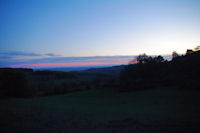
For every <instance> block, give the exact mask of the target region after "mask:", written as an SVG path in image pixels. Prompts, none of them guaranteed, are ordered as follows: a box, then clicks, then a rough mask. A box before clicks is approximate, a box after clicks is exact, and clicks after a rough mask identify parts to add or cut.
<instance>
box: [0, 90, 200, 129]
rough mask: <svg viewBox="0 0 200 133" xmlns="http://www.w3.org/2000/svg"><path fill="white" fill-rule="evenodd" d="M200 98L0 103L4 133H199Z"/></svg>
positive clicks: (108, 93) (105, 94) (169, 94)
mask: <svg viewBox="0 0 200 133" xmlns="http://www.w3.org/2000/svg"><path fill="white" fill-rule="evenodd" d="M199 94H200V92H199V91H188V90H179V89H176V88H160V89H153V90H146V91H136V92H117V91H115V90H113V89H109V88H107V89H106V88H105V89H92V90H87V91H81V92H73V93H70V94H65V95H57V96H46V97H40V98H29V99H23V98H20V99H16V98H12V99H4V100H0V106H1V109H0V117H1V124H0V128H1V131H4V132H20V133H23V132H30V133H34V132H41V133H42V132H43V133H45V132H46V133H47V132H52V133H53V132H54V133H60V132H62V133H80V132H81V133H122V132H125V133H135V132H136V133H160V132H166V133H167V132H181V133H182V132H198V131H199V123H200V114H199V111H200V104H199V101H200V97H199Z"/></svg>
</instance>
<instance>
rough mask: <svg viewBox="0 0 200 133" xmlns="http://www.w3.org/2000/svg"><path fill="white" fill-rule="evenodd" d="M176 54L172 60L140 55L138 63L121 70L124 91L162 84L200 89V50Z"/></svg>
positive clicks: (121, 83)
mask: <svg viewBox="0 0 200 133" xmlns="http://www.w3.org/2000/svg"><path fill="white" fill-rule="evenodd" d="M175 54H176V56H174V58H173V59H172V61H169V62H167V61H165V60H164V59H163V57H161V56H157V57H154V58H153V57H150V56H147V55H146V54H143V55H139V56H138V58H137V61H138V63H137V64H130V65H128V66H126V67H125V68H124V70H122V71H121V72H120V89H121V90H122V91H129V90H142V89H149V88H156V87H161V86H178V87H180V88H189V89H200V85H199V84H198V83H199V81H200V78H199V75H200V69H199V68H200V51H196V52H194V51H193V52H192V53H190V54H186V55H185V56H178V54H177V53H175Z"/></svg>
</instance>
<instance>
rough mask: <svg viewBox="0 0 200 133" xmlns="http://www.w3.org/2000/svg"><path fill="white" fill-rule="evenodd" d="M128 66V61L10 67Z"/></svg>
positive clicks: (18, 65) (17, 65) (16, 66)
mask: <svg viewBox="0 0 200 133" xmlns="http://www.w3.org/2000/svg"><path fill="white" fill-rule="evenodd" d="M119 64H127V62H126V61H118V62H73V63H38V64H16V65H11V66H10V67H14V68H18V67H22V68H27V67H28V68H42V67H74V66H100V65H119Z"/></svg>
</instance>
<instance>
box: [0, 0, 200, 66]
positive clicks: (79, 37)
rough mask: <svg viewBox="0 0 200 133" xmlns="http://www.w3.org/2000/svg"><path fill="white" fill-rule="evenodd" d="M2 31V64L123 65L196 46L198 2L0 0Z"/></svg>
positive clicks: (199, 33) (199, 42) (199, 18)
mask: <svg viewBox="0 0 200 133" xmlns="http://www.w3.org/2000/svg"><path fill="white" fill-rule="evenodd" d="M0 29H1V30H0V67H44V66H45V67H54V66H56V67H59V66H82V65H86V66H87V65H103V64H105V65H107V64H126V63H128V61H129V60H130V58H132V57H135V56H136V55H138V54H141V53H146V54H147V55H160V54H161V55H168V54H171V53H172V52H173V51H177V52H178V53H180V54H183V53H185V51H186V49H193V48H194V47H196V46H197V45H200V0H0ZM91 58H92V60H91ZM99 58H101V59H99ZM95 59H96V60H95ZM58 60H59V61H58ZM77 60H78V61H77Z"/></svg>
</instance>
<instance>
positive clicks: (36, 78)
mask: <svg viewBox="0 0 200 133" xmlns="http://www.w3.org/2000/svg"><path fill="white" fill-rule="evenodd" d="M76 77H77V75H76V74H75V73H73V72H57V71H33V70H32V69H12V68H1V69H0V98H9V97H16V98H18V97H24V98H26V97H33V96H47V95H56V94H63V93H67V92H70V91H74V90H75V89H76V88H78V89H79V90H80V87H77V86H78V85H79V86H80V84H78V85H77V84H76V83H75V82H66V81H67V80H70V79H76Z"/></svg>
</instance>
